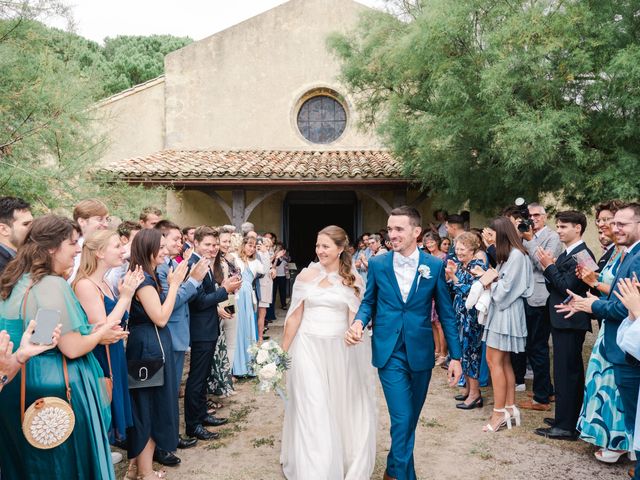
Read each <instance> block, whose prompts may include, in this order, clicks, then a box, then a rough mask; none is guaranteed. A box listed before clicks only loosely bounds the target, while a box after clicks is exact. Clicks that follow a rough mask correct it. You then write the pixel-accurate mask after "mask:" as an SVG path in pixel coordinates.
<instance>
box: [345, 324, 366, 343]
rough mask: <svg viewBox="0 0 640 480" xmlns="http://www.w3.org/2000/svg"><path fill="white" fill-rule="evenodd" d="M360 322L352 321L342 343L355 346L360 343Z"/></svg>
mask: <svg viewBox="0 0 640 480" xmlns="http://www.w3.org/2000/svg"><path fill="white" fill-rule="evenodd" d="M362 328H363V327H362V322H361V321H360V320H356V321H354V322H353V323H352V324H351V326H350V327H349V330H347V331H346V332H345V334H344V341H345V342H346V344H347V345H357V344H358V343H360V342H361V341H362Z"/></svg>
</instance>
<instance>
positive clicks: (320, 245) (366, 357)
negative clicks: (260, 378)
mask: <svg viewBox="0 0 640 480" xmlns="http://www.w3.org/2000/svg"><path fill="white" fill-rule="evenodd" d="M348 244H349V242H348V238H347V234H346V232H345V231H344V230H343V229H342V228H340V227H337V226H333V225H332V226H329V227H326V228H324V229H323V230H321V231H320V232H319V233H318V239H317V242H316V255H317V256H318V263H312V264H311V265H310V266H309V267H308V268H305V269H304V270H302V272H300V274H299V275H298V276H297V277H296V281H295V283H294V285H293V292H292V295H291V306H290V307H289V312H288V314H287V319H286V321H285V327H284V336H283V340H282V348H283V349H284V350H287V351H288V352H289V353H290V355H291V369H290V370H289V371H288V372H287V392H288V397H289V401H288V403H287V406H286V409H285V418H284V426H283V432H282V452H281V455H280V463H282V469H283V471H284V474H285V477H286V478H287V479H288V480H301V479H307V478H331V479H341V478H371V474H372V473H373V467H374V464H375V449H376V411H375V410H376V409H375V377H374V370H373V367H372V366H371V341H370V338H369V336H367V335H365V336H364V340H363V342H362V343H360V344H359V345H356V346H347V345H346V343H345V341H344V332H345V330H346V329H348V328H349V326H350V325H351V323H353V319H354V318H355V315H356V312H357V311H358V307H359V306H360V301H361V298H362V295H363V294H364V291H363V287H364V285H363V282H362V278H361V277H360V275H358V274H357V272H356V270H355V268H354V267H353V266H352V259H351V254H350V253H349V252H348V250H347V246H348Z"/></svg>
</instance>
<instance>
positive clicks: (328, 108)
mask: <svg viewBox="0 0 640 480" xmlns="http://www.w3.org/2000/svg"><path fill="white" fill-rule="evenodd" d="M346 126H347V113H346V112H345V110H344V107H343V106H342V104H341V103H340V102H338V101H337V100H336V99H335V98H333V97H330V96H328V95H318V96H315V97H312V98H310V99H309V100H307V101H305V102H304V103H303V104H302V107H300V110H299V111H298V129H299V130H300V133H301V134H302V136H303V137H304V138H306V139H307V140H309V141H310V142H313V143H331V142H333V141H334V140H337V139H338V138H339V137H340V135H342V132H344V129H345V127H346Z"/></svg>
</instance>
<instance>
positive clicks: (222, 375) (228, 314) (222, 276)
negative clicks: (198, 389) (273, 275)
mask: <svg viewBox="0 0 640 480" xmlns="http://www.w3.org/2000/svg"><path fill="white" fill-rule="evenodd" d="M218 238H219V241H220V248H219V250H218V254H217V255H216V257H215V259H214V261H213V278H214V280H215V281H216V283H217V284H218V285H222V282H224V281H225V280H226V279H227V278H229V277H231V276H232V275H235V274H237V272H238V271H239V270H238V267H237V266H236V264H235V258H234V257H233V256H232V255H231V254H230V253H229V249H230V248H231V231H229V230H227V229H225V228H224V227H222V228H221V229H220V236H219V237H218ZM229 297H230V298H229V300H230V304H229V306H227V307H226V308H225V307H221V306H218V317H219V318H220V335H219V336H218V342H217V343H216V351H215V353H214V354H213V361H212V362H211V373H210V375H209V379H208V387H207V389H208V391H209V393H211V394H213V395H218V396H221V397H229V396H231V395H235V394H236V391H235V390H234V388H233V375H232V374H231V362H233V355H234V353H235V348H236V325H237V318H236V315H235V313H234V312H235V310H233V309H235V303H234V301H235V300H232V299H231V295H230V296H229ZM233 298H234V299H235V296H234V297H233ZM230 305H233V307H231V306H230ZM208 403H209V405H210V406H211V407H212V408H222V404H221V403H218V402H215V401H212V400H210V401H209V402H208Z"/></svg>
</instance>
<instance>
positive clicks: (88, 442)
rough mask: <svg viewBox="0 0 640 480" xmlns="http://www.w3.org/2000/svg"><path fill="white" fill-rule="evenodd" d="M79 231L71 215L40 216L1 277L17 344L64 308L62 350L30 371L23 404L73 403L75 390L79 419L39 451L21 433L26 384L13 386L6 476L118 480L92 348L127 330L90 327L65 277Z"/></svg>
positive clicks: (3, 397)
mask: <svg viewBox="0 0 640 480" xmlns="http://www.w3.org/2000/svg"><path fill="white" fill-rule="evenodd" d="M78 231H79V227H78V225H77V224H76V223H75V222H73V221H72V220H70V219H68V218H65V217H60V216H57V215H45V216H43V217H40V218H37V219H35V220H34V221H33V224H32V225H31V227H30V229H29V231H28V233H27V237H26V239H25V242H24V244H23V245H22V246H21V248H20V249H19V250H18V253H17V255H16V258H15V259H14V260H13V261H12V262H10V263H9V264H8V266H7V268H6V269H5V271H4V273H3V275H2V277H1V279H0V296H1V298H2V301H1V302H0V328H2V329H6V330H7V331H8V332H9V334H10V335H11V339H12V341H13V342H14V343H15V344H18V343H20V338H21V337H22V334H23V332H24V329H25V327H26V325H27V324H28V323H29V320H31V319H33V318H35V317H36V314H37V312H38V310H40V309H50V310H56V311H58V312H59V314H60V323H61V324H62V333H61V336H60V339H59V341H58V346H57V348H54V349H52V350H50V351H48V352H45V353H43V354H41V355H38V356H36V357H33V358H32V359H31V360H29V362H28V363H27V364H26V365H25V366H24V367H23V371H22V373H21V375H26V378H25V390H24V391H25V403H24V405H26V406H28V405H31V404H32V403H33V402H34V401H35V400H37V399H39V398H42V397H47V396H55V397H60V398H62V399H64V400H67V395H66V394H65V391H66V386H67V385H68V386H69V387H70V390H71V396H70V399H71V407H72V409H73V412H74V414H75V426H74V429H73V433H72V434H71V436H70V437H69V438H68V439H67V440H66V441H65V442H64V443H62V444H61V445H59V446H58V447H56V448H54V449H39V448H35V447H33V446H31V445H30V444H29V443H27V441H26V439H25V436H24V434H23V433H22V425H21V407H20V397H21V388H20V386H21V385H20V384H21V382H20V381H14V382H12V383H11V384H9V385H7V386H6V387H5V388H4V390H3V391H2V394H0V464H1V465H2V475H3V477H6V478H20V479H34V480H35V479H41V478H78V479H86V480H90V479H94V478H100V479H113V478H114V471H113V466H112V464H111V452H110V450H109V441H108V439H107V430H108V426H109V423H110V421H111V418H110V417H111V414H110V409H109V401H108V399H107V393H106V391H105V389H104V388H102V387H101V384H100V379H101V378H102V377H103V373H102V369H101V368H100V365H99V364H98V362H97V361H96V359H95V357H94V355H93V353H92V351H93V349H94V348H95V347H96V346H97V345H98V344H111V343H115V342H117V341H119V340H120V339H121V338H123V337H124V336H125V333H124V332H123V330H122V328H121V327H120V325H119V321H118V320H114V321H105V322H104V323H102V324H101V325H91V324H89V322H88V321H87V316H86V315H85V313H84V311H83V310H82V307H81V306H80V303H79V302H78V300H77V298H76V296H75V295H74V293H73V290H71V286H69V284H68V283H67V281H66V280H65V277H64V276H65V275H67V274H68V272H69V271H70V270H71V269H72V268H73V264H74V258H75V256H76V255H77V254H79V253H80V246H79V245H78V237H79V234H78ZM65 377H66V378H65Z"/></svg>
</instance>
